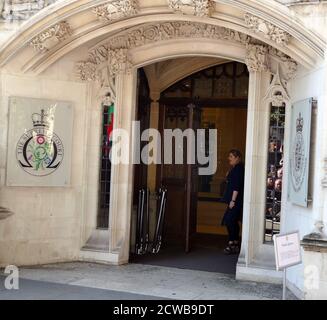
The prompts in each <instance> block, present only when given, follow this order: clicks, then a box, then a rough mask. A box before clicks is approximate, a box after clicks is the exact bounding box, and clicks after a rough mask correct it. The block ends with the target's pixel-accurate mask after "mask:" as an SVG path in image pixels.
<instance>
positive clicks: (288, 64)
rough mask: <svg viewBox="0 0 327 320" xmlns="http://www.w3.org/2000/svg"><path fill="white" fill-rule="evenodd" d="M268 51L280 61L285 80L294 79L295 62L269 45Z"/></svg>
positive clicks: (296, 65) (296, 66)
mask: <svg viewBox="0 0 327 320" xmlns="http://www.w3.org/2000/svg"><path fill="white" fill-rule="evenodd" d="M268 52H269V55H271V56H272V57H275V58H276V59H277V60H278V61H279V62H281V64H282V67H283V71H284V78H285V81H289V80H291V79H294V77H295V76H296V72H297V68H298V64H297V62H296V61H295V60H294V59H292V58H291V57H289V56H288V55H286V54H285V53H283V52H281V51H280V50H278V49H276V48H273V47H271V46H270V47H269V50H268Z"/></svg>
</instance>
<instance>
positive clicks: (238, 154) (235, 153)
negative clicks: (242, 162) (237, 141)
mask: <svg viewBox="0 0 327 320" xmlns="http://www.w3.org/2000/svg"><path fill="white" fill-rule="evenodd" d="M229 154H232V155H233V156H234V157H235V158H240V159H242V153H241V151H240V150H237V149H232V150H230V151H229Z"/></svg>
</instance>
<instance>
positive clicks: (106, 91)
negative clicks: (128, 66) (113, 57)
mask: <svg viewBox="0 0 327 320" xmlns="http://www.w3.org/2000/svg"><path fill="white" fill-rule="evenodd" d="M99 80H100V90H99V93H98V99H99V100H100V103H102V104H103V105H105V106H110V105H112V104H113V103H116V83H115V77H113V76H112V74H111V71H110V68H109V67H108V66H107V67H106V68H103V69H102V70H101V72H100V74H99Z"/></svg>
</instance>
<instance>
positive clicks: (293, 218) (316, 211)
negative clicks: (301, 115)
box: [282, 66, 327, 291]
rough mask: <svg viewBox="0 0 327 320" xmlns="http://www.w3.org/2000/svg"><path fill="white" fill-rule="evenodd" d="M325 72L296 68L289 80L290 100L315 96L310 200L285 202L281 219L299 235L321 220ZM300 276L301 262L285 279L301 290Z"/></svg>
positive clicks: (325, 129)
mask: <svg viewBox="0 0 327 320" xmlns="http://www.w3.org/2000/svg"><path fill="white" fill-rule="evenodd" d="M325 73H326V69H325V67H324V66H322V67H321V68H319V69H316V70H315V71H312V72H308V71H307V70H304V69H300V70H299V72H298V74H297V77H296V79H294V80H293V81H292V83H291V88H290V96H291V99H292V102H296V101H299V100H303V99H307V98H310V97H313V98H316V99H317V100H318V109H317V112H318V113H317V123H316V126H317V130H316V131H317V132H313V137H312V139H314V140H315V141H314V142H315V143H314V144H313V145H312V146H311V147H312V148H311V150H312V151H313V153H312V156H311V167H312V169H311V174H310V178H309V179H310V184H311V185H312V199H313V201H312V203H309V206H308V208H303V207H300V206H296V205H293V204H291V203H290V202H287V204H286V206H285V214H284V217H283V223H282V231H283V232H287V231H294V230H299V231H300V236H301V238H303V236H304V235H306V234H309V233H311V232H312V231H313V229H314V224H315V222H316V220H321V219H322V216H323V212H324V208H323V204H324V198H325V197H326V194H325V191H324V190H323V189H322V187H321V180H322V177H323V169H322V166H323V159H324V155H325V154H326V152H325V151H326V137H327V125H326V124H327V113H326V111H325V109H326V98H325V92H326V89H325V81H324V80H325ZM315 134H317V139H315ZM285 187H286V186H285ZM285 192H286V189H285ZM324 220H325V222H327V215H326V212H325V213H324ZM303 276H304V268H303V265H300V266H296V267H292V268H290V269H289V270H288V277H287V278H288V281H289V282H290V283H291V285H292V286H294V285H295V286H296V288H298V289H300V290H301V291H303V286H304V280H303Z"/></svg>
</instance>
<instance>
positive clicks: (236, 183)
mask: <svg viewBox="0 0 327 320" xmlns="http://www.w3.org/2000/svg"><path fill="white" fill-rule="evenodd" d="M228 161H229V164H230V165H231V170H230V171H229V173H228V174H227V185H226V191H225V194H224V197H223V201H224V202H225V203H227V204H228V206H227V209H226V212H225V214H224V217H223V220H222V225H225V226H226V227H227V231H228V245H227V247H226V248H225V250H224V252H225V253H226V254H237V253H239V252H240V243H239V241H240V238H239V233H240V226H239V221H240V220H241V217H242V210H243V190H244V165H243V163H242V154H241V152H240V151H239V150H236V149H233V150H231V151H230V152H229V156H228Z"/></svg>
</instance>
